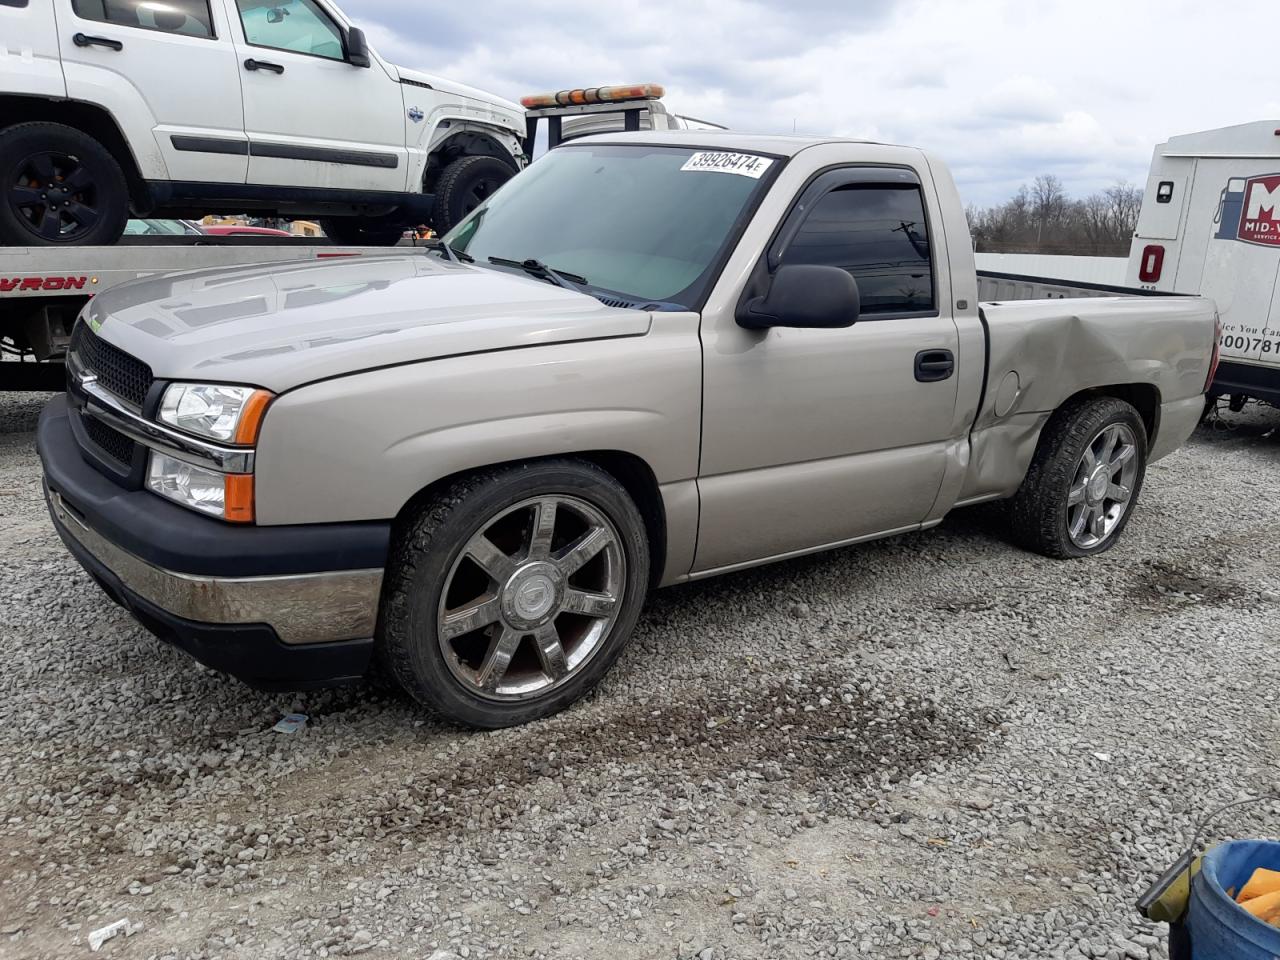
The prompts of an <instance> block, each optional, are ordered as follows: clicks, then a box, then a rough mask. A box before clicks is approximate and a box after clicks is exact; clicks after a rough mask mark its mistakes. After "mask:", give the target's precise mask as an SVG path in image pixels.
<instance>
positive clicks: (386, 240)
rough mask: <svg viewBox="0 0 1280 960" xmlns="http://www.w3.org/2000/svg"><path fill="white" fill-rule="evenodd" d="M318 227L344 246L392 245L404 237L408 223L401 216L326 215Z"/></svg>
mask: <svg viewBox="0 0 1280 960" xmlns="http://www.w3.org/2000/svg"><path fill="white" fill-rule="evenodd" d="M320 229H322V230H323V231H324V235H325V236H326V237H328V238H329V239H330V240H332V241H333V242H334V243H338V244H341V245H342V246H344V247H394V246H395V245H396V244H397V243H399V242H400V240H401V239H402V238H403V237H404V232H405V230H406V229H408V224H407V223H406V222H405V220H404V218H403V217H398V216H394V215H392V216H389V217H326V218H324V219H322V220H321V221H320Z"/></svg>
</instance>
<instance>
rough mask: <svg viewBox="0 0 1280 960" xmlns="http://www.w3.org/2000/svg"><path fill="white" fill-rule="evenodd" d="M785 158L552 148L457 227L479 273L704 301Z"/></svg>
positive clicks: (456, 240)
mask: <svg viewBox="0 0 1280 960" xmlns="http://www.w3.org/2000/svg"><path fill="white" fill-rule="evenodd" d="M778 166H780V163H779V162H778V161H775V160H772V159H770V158H767V157H759V156H756V155H754V154H738V153H711V152H709V151H705V150H695V149H691V148H684V147H658V146H619V145H605V144H591V143H583V144H569V145H565V146H561V147H557V148H556V149H555V150H552V151H551V152H550V153H548V154H547V155H546V156H544V157H542V158H541V159H540V160H538V162H537V163H534V164H533V165H532V166H530V167H529V169H528V170H526V171H525V172H524V173H522V174H521V175H520V176H518V177H516V178H515V179H514V180H513V181H511V183H510V184H508V185H507V186H506V187H504V188H503V189H502V190H501V191H499V192H498V193H496V194H494V195H493V196H492V197H491V198H490V199H489V200H487V201H486V202H485V203H484V204H483V205H481V206H480V207H478V208H477V209H476V210H475V212H474V213H473V214H472V215H471V216H470V217H469V218H468V219H467V220H464V221H463V222H462V223H460V224H459V225H458V226H457V227H455V228H454V229H453V230H452V231H451V232H450V233H449V234H448V235H447V236H446V237H445V238H444V240H445V243H446V244H448V245H449V247H450V248H452V249H453V250H454V251H456V252H458V253H460V254H469V255H470V256H471V257H474V258H475V262H476V263H477V264H480V265H486V264H488V263H489V258H490V257H496V258H500V259H505V260H515V261H526V260H537V261H540V262H541V263H542V264H545V265H546V266H547V267H550V268H551V269H552V270H555V271H558V272H560V273H562V274H577V275H578V276H579V277H582V278H585V279H586V281H587V285H588V288H589V290H590V291H591V292H597V291H600V292H604V291H608V292H613V293H617V294H620V295H621V296H622V297H624V298H627V299H630V300H635V301H644V302H651V301H658V302H664V303H672V304H678V305H679V306H682V307H687V308H695V307H697V306H699V305H700V302H701V298H702V296H703V294H704V293H705V292H706V288H707V286H708V285H709V284H710V283H711V282H712V280H713V279H714V276H713V275H714V273H715V270H716V267H717V264H718V263H719V260H720V257H721V254H722V253H723V251H724V250H725V248H726V246H727V245H728V243H729V242H730V240H731V239H733V238H734V236H735V234H736V232H737V231H736V228H737V227H738V225H739V224H740V223H741V222H745V219H746V218H747V217H748V216H749V215H750V214H751V212H752V211H753V209H754V206H755V203H754V201H755V198H756V197H757V196H758V195H759V194H760V193H761V192H762V191H763V190H764V189H765V187H766V185H767V182H768V181H769V180H770V175H771V174H773V173H774V172H775V169H773V168H776V167H778Z"/></svg>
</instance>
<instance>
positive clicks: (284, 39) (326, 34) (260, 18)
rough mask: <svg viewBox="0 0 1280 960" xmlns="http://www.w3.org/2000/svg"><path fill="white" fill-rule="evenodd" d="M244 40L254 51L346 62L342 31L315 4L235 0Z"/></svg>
mask: <svg viewBox="0 0 1280 960" xmlns="http://www.w3.org/2000/svg"><path fill="white" fill-rule="evenodd" d="M236 7H237V9H238V10H239V12H240V23H241V24H242V25H243V26H244V37H245V40H247V41H248V42H249V43H251V44H252V45H253V46H255V47H267V48H268V49H271V50H283V51H285V52H288V53H301V54H305V55H307V56H312V57H323V58H324V59H326V60H345V59H346V56H347V52H346V48H345V47H344V46H343V41H342V30H341V29H340V28H339V27H338V25H337V24H336V23H334V21H333V19H332V18H331V17H330V16H329V15H328V14H327V13H325V12H324V10H323V9H321V7H320V6H319V5H318V4H316V3H315V2H314V0H274V2H273V0H236Z"/></svg>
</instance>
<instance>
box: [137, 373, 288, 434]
mask: <svg viewBox="0 0 1280 960" xmlns="http://www.w3.org/2000/svg"><path fill="white" fill-rule="evenodd" d="M270 401H271V394H269V393H268V392H267V391H265V390H258V389H256V388H254V387H231V386H226V385H223V384H218V383H175V384H172V385H171V386H170V387H169V388H168V389H167V390H165V392H164V397H163V398H162V399H161V401H160V422H161V423H167V424H168V425H169V426H171V427H177V428H178V429H179V430H181V431H183V432H184V433H190V434H192V435H194V436H197V437H203V438H204V439H206V440H213V441H216V442H219V443H235V444H251V443H253V442H254V440H256V439H257V433H258V425H259V424H260V423H261V421H262V414H263V413H265V412H266V408H267V404H268V403H270Z"/></svg>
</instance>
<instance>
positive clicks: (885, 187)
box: [693, 168, 959, 573]
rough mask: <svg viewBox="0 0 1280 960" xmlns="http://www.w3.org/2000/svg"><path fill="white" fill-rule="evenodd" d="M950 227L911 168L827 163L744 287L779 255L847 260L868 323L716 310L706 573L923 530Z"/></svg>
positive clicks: (934, 458)
mask: <svg viewBox="0 0 1280 960" xmlns="http://www.w3.org/2000/svg"><path fill="white" fill-rule="evenodd" d="M941 236H942V230H941V224H940V222H939V221H938V219H937V216H936V214H935V215H932V216H931V215H930V214H929V213H927V212H926V205H925V201H924V194H923V191H922V190H921V184H920V180H919V178H918V177H917V176H916V174H915V173H914V172H912V171H909V170H906V169H902V168H846V169H837V170H834V171H830V172H827V173H824V174H821V175H819V176H818V177H817V178H815V179H814V180H813V181H811V182H810V184H809V185H808V186H807V187H806V188H805V189H804V190H803V191H802V193H801V196H800V198H799V200H798V201H797V202H796V204H795V206H794V207H793V208H792V211H791V213H790V214H789V215H788V217H787V218H786V220H784V222H783V226H782V229H781V230H780V231H779V232H778V234H777V235H776V237H775V239H774V241H773V242H772V244H771V246H770V248H769V249H768V251H767V252H766V254H765V256H764V257H763V258H762V260H761V262H760V263H759V264H758V266H757V268H756V270H755V272H754V273H753V276H752V280H751V281H750V282H749V283H748V284H747V289H746V290H745V292H744V294H743V296H744V297H750V296H754V295H756V294H758V293H763V292H764V289H765V287H766V285H767V283H768V277H769V274H770V273H771V272H772V271H773V270H776V269H777V267H778V266H780V265H782V264H788V263H811V264H826V265H832V266H839V267H843V268H844V269H846V270H848V271H849V272H850V273H851V274H852V275H853V277H854V279H855V280H857V282H858V287H859V291H860V293H861V298H862V310H861V313H860V315H859V319H858V320H857V322H856V323H855V324H854V325H853V326H851V327H847V328H843V329H794V328H783V327H774V328H772V329H769V330H765V331H759V330H747V329H743V328H742V327H739V326H738V325H737V323H736V322H735V320H734V317H733V315H732V311H723V312H721V313H720V314H719V315H716V316H704V317H703V321H702V324H703V330H702V337H703V344H704V349H703V372H704V391H703V396H704V400H703V428H702V462H701V467H700V470H699V479H698V490H699V493H700V496H701V501H702V512H701V519H700V523H699V531H698V547H697V554H696V557H695V560H694V567H693V570H694V572H695V573H699V572H706V571H708V570H716V569H720V568H724V567H731V566H734V565H738V564H746V563H750V562H752V561H758V560H763V559H767V558H772V557H780V556H785V555H788V554H794V553H802V552H806V551H809V550H813V549H817V548H820V547H823V546H829V545H836V544H840V543H848V542H852V541H855V540H858V539H862V538H868V537H871V536H874V535H876V534H882V533H886V532H889V531H895V530H907V529H913V528H915V527H916V526H918V525H919V524H920V523H921V522H922V521H923V520H924V519H925V517H926V516H927V515H928V514H929V511H930V508H931V507H932V506H933V503H934V500H935V499H936V497H937V494H938V490H939V489H940V487H941V484H942V478H943V472H944V469H945V465H946V458H945V452H944V451H945V449H946V444H947V440H948V439H949V437H950V435H951V433H952V431H953V429H954V428H953V419H954V414H955V407H956V383H957V378H956V377H955V376H954V375H953V374H954V358H955V354H956V351H957V349H958V343H959V336H958V333H957V328H956V325H955V322H954V319H953V317H952V313H951V309H950V306H949V304H948V298H946V297H944V296H943V295H942V294H941V293H940V292H939V286H940V284H939V282H938V280H939V279H941V278H939V277H938V276H937V270H938V264H940V263H941V264H945V263H946V262H947V259H946V252H945V245H944V243H943V242H942V241H941V239H940V238H941ZM934 238H939V239H938V240H936V241H935V240H934ZM931 241H932V242H931ZM935 247H939V248H940V249H939V250H935ZM948 358H949V359H950V360H951V363H952V367H951V369H950V370H948V369H947V367H946V360H947V359H948Z"/></svg>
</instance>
